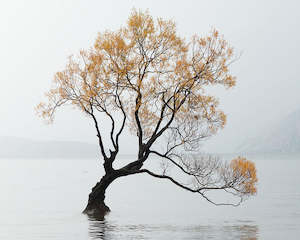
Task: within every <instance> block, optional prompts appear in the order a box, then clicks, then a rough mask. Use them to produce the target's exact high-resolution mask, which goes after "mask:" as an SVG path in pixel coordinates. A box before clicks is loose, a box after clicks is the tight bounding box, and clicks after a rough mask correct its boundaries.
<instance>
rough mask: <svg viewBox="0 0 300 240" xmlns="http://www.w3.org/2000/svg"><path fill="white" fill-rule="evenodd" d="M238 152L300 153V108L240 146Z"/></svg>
mask: <svg viewBox="0 0 300 240" xmlns="http://www.w3.org/2000/svg"><path fill="white" fill-rule="evenodd" d="M237 150H238V152H248V153H300V110H298V111H296V112H293V113H292V114H290V115H288V116H287V117H285V118H284V119H283V120H281V121H280V123H279V124H277V125H276V126H275V127H274V128H271V129H270V128H269V127H268V126H266V128H265V131H263V132H261V134H260V135H259V136H258V137H256V138H253V139H250V140H247V141H245V142H244V143H243V144H241V145H240V146H239V147H238V149H237Z"/></svg>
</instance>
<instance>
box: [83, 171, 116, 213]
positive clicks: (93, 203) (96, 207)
mask: <svg viewBox="0 0 300 240" xmlns="http://www.w3.org/2000/svg"><path fill="white" fill-rule="evenodd" d="M116 178H117V175H116V174H114V173H110V174H105V175H104V176H103V177H102V178H101V180H100V181H99V182H98V183H97V184H96V185H95V186H94V187H93V188H92V192H91V193H90V194H89V200H88V204H87V206H86V208H85V209H84V211H83V213H85V214H88V215H91V216H94V217H97V218H99V217H101V216H104V215H105V214H107V213H108V212H110V209H109V207H108V206H106V204H105V202H104V200H105V191H106V189H107V188H108V186H109V185H110V184H111V183H112V182H113V181H114V180H115V179H116Z"/></svg>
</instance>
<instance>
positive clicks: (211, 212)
mask: <svg viewBox="0 0 300 240" xmlns="http://www.w3.org/2000/svg"><path fill="white" fill-rule="evenodd" d="M248 158H250V159H251V160H253V161H254V162H255V163H256V166H257V168H258V169H259V171H258V178H259V186H258V193H257V195H256V196H255V197H252V198H251V199H249V200H248V201H246V202H244V203H243V204H242V205H241V206H239V207H230V206H222V207H221V206H219V207H217V206H214V205H212V204H210V203H208V202H206V201H205V200H204V199H201V197H200V196H199V195H195V194H192V193H188V192H186V191H185V190H182V189H179V188H178V187H176V186H174V185H173V184H170V183H168V182H167V181H166V180H158V179H153V178H151V177H149V176H146V175H145V176H142V175H141V176H132V177H127V178H121V179H119V180H117V181H116V182H114V183H113V184H112V185H111V186H110V188H109V191H108V192H107V196H106V203H107V205H108V206H109V207H110V208H111V210H112V212H111V213H110V214H109V215H108V216H107V217H106V218H105V220H104V221H103V220H99V219H93V218H90V219H89V218H88V217H87V216H85V215H83V214H81V211H82V210H83V208H84V207H85V204H86V201H87V195H88V193H89V191H90V188H91V187H92V186H94V184H95V182H96V181H98V180H99V178H100V176H101V174H102V173H103V171H102V169H101V164H100V162H99V161H97V160H87V159H77V160H71V159H24V160H22V159H10V160H5V159H1V175H0V188H1V198H0V212H1V214H0V238H1V239H6V240H19V239H20V240H21V239H22V240H35V239H36V240H38V239H45V240H48V239H55V240H58V239H59V240H64V239H74V240H77V239H78V240H80V239H106V240H110V239H111V240H115V239H178V240H181V239H203V240H205V239H225V240H236V239H239V240H281V239H284V238H285V239H297V238H298V236H299V234H300V224H299V223H300V206H299V200H300V190H299V187H297V186H296V184H295V183H298V182H299V181H300V177H299V174H298V169H299V167H300V165H299V163H300V161H299V160H300V157H299V155H281V156H278V155H276V156H271V155H269V156H248ZM128 160H129V159H121V161H123V162H125V161H128ZM8 183H9V184H8ZM219 200H220V201H221V200H222V199H219Z"/></svg>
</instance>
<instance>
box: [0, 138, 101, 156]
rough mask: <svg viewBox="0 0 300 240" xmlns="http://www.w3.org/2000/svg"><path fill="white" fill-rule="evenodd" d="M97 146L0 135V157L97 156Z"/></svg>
mask: <svg viewBox="0 0 300 240" xmlns="http://www.w3.org/2000/svg"><path fill="white" fill-rule="evenodd" d="M97 157H100V154H99V150H98V146H97V145H93V144H88V143H82V142H71V141H34V140H28V139H22V138H15V137H0V158H97Z"/></svg>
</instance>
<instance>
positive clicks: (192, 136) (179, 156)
mask: <svg viewBox="0 0 300 240" xmlns="http://www.w3.org/2000/svg"><path fill="white" fill-rule="evenodd" d="M233 60H234V54H233V48H232V47H231V46H230V45H229V44H228V42H227V41H225V40H224V38H223V36H222V35H221V34H219V32H218V31H217V30H212V32H211V33H210V34H209V35H208V36H207V37H199V36H197V35H194V36H193V37H192V38H191V40H190V41H187V40H185V39H184V38H182V37H180V36H179V35H178V33H177V31H176V24H175V23H174V22H173V21H170V20H164V19H162V18H157V19H154V18H153V17H152V16H151V15H150V14H149V13H148V12H141V11H136V10H134V11H132V13H131V15H130V17H129V19H128V21H127V24H126V26H125V27H122V28H120V29H119V30H117V31H106V32H103V33H99V35H98V37H97V38H96V40H95V42H94V45H93V46H92V47H91V48H90V49H88V50H82V51H80V53H79V54H78V55H77V56H75V57H74V56H72V57H70V58H69V60H68V63H67V65H66V67H65V69H64V70H62V71H59V72H57V73H56V74H55V76H54V81H53V88H52V89H51V90H50V91H49V92H48V93H47V101H46V102H45V103H40V104H39V105H38V107H37V110H38V113H39V114H40V116H42V117H43V118H45V119H46V120H48V121H49V122H52V121H53V119H54V115H55V112H56V110H57V109H58V108H60V107H62V106H63V105H73V106H76V107H77V108H78V109H80V110H81V111H82V112H83V113H84V114H86V115H87V116H88V117H89V118H90V119H91V120H92V121H93V122H94V124H95V128H96V131H97V137H98V143H99V147H100V151H101V154H102V156H103V159H104V168H105V173H106V175H109V174H112V173H114V174H116V176H117V177H120V176H127V175H131V174H139V173H147V174H149V175H151V176H153V177H156V178H162V179H167V180H169V181H171V182H172V183H174V184H176V185H177V186H179V187H181V188H183V189H185V190H188V191H190V192H194V193H199V194H200V195H201V196H202V197H204V198H205V199H207V200H208V201H210V202H212V203H214V204H219V203H217V202H216V201H214V200H212V199H211V198H209V197H208V195H207V194H206V193H207V192H208V191H209V190H224V191H225V192H227V193H229V194H232V195H233V196H235V197H238V198H239V201H238V202H234V203H230V204H233V205H236V204H239V203H240V202H241V201H242V200H243V199H245V198H246V197H248V196H250V195H253V194H255V193H256V183H257V177H256V169H255V165H254V163H252V162H251V161H249V160H246V159H245V158H242V157H238V158H236V159H234V160H232V161H231V162H230V163H225V162H222V161H220V160H219V159H218V158H216V157H212V156H201V155H199V154H198V151H199V148H200V144H199V143H200V142H201V141H202V140H203V139H206V138H208V137H210V136H212V135H214V134H215V133H217V131H218V130H219V129H222V128H223V127H224V125H225V123H226V116H225V114H224V113H223V111H221V110H220V109H219V107H218V104H219V103H218V100H217V98H216V97H215V96H212V95H209V94H208V93H207V88H208V87H211V86H215V85H222V86H224V87H225V88H226V89H230V88H232V87H233V86H234V85H235V82H236V79H235V77H234V76H232V75H231V73H230V72H229V66H230V64H231V62H232V61H233ZM104 118H107V119H109V121H110V122H111V129H110V132H109V135H108V136H104V135H103V131H102V129H101V126H100V125H101V121H103V119H104ZM127 128H128V129H130V131H131V133H132V134H133V135H136V136H137V144H138V152H137V156H136V159H135V160H134V161H132V162H130V163H128V164H126V165H124V166H123V167H121V168H119V169H115V168H114V167H113V162H114V161H115V160H116V159H117V156H118V153H119V149H120V146H119V145H120V141H119V139H120V136H121V135H123V134H124V132H125V131H126V130H125V129H127ZM104 139H108V140H109V141H110V142H111V143H109V146H106V145H105V141H104ZM158 143H159V144H158ZM108 147H109V148H110V149H109V151H107V149H108ZM151 155H155V156H157V157H160V158H161V159H162V163H163V164H162V166H163V169H162V171H161V172H159V173H156V172H154V171H151V170H150V169H146V168H144V163H145V161H155V160H153V159H152V158H149V156H151ZM170 166H173V167H171V168H170ZM170 169H171V170H170ZM173 169H176V170H175V172H176V171H179V172H181V173H183V174H184V175H185V176H186V180H187V181H186V183H182V182H181V181H180V182H179V180H176V177H177V173H175V174H174V173H173V174H172V172H174V171H173ZM221 204H223V203H221Z"/></svg>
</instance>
